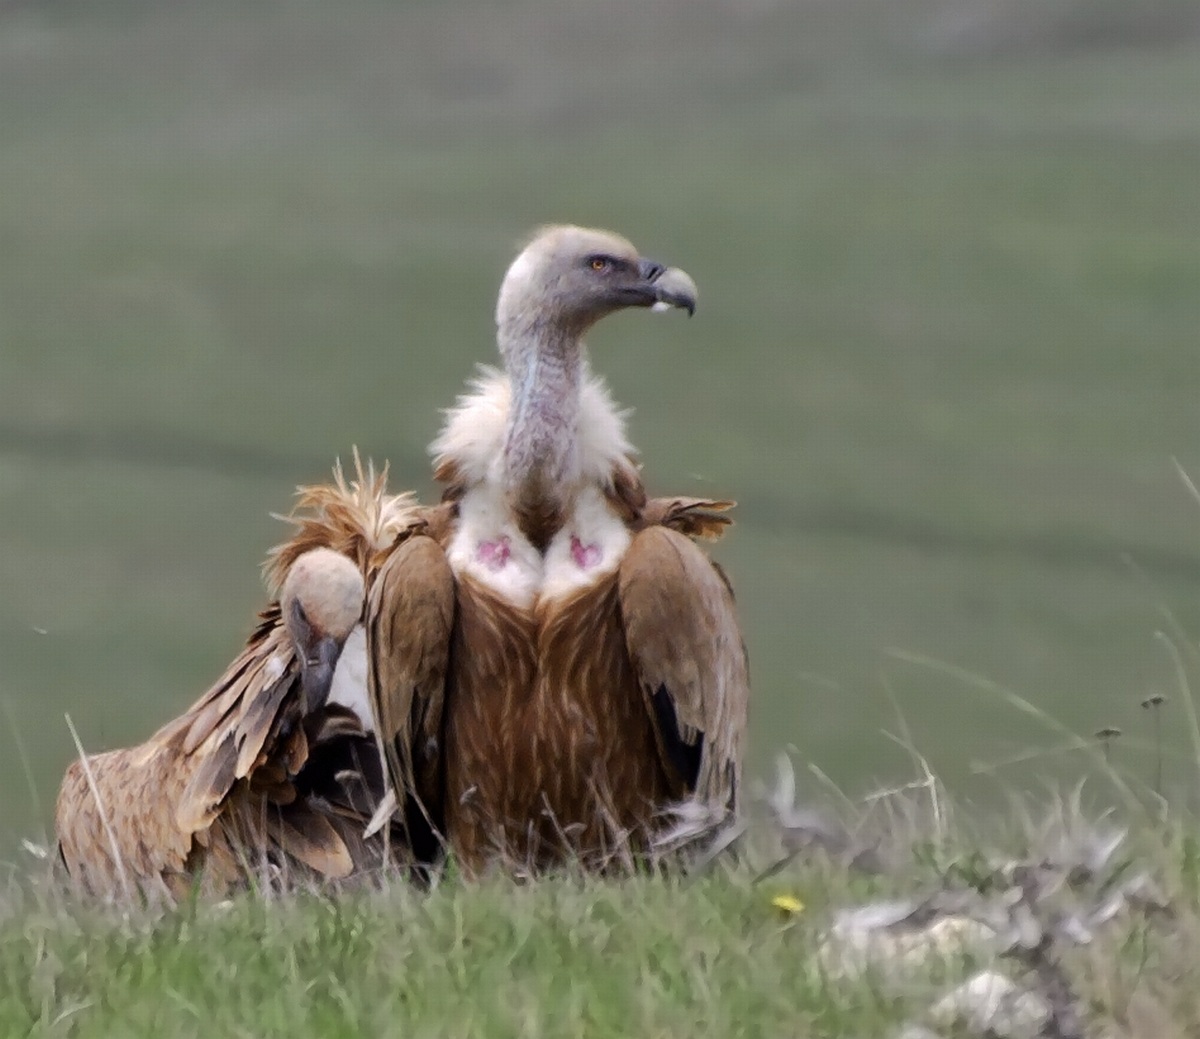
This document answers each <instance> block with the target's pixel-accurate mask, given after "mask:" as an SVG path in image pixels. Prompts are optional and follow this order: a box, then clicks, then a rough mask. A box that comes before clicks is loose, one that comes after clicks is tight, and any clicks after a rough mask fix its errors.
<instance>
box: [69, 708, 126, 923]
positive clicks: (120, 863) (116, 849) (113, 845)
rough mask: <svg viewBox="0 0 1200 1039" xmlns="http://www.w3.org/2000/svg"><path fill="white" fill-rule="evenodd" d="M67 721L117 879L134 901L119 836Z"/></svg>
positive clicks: (71, 723) (90, 769) (73, 730)
mask: <svg viewBox="0 0 1200 1039" xmlns="http://www.w3.org/2000/svg"><path fill="white" fill-rule="evenodd" d="M63 717H64V718H66V720H67V728H68V729H69V730H70V732H71V739H72V741H73V742H74V743H75V749H76V750H77V751H78V752H79V763H80V765H81V766H83V774H84V776H86V777H87V783H88V789H89V790H91V792H92V797H93V798H94V799H95V801H96V811H97V812H99V814H100V822H101V824H102V825H103V826H104V835H105V837H106V838H107V839H108V846H109V850H111V851H112V857H113V864H114V865H115V866H116V867H117V879H118V880H120V882H121V891H122V892H123V893H124V895H125V900H126V902H132V901H133V889H132V888H131V887H130V885H129V874H128V873H127V872H126V870H125V860H124V859H123V858H122V857H121V847H120V845H119V844H118V843H117V835H116V833H114V832H113V828H112V824H111V823H110V822H109V821H108V812H107V811H106V810H105V808H104V800H103V798H101V796H100V789H99V787H97V786H96V777H95V776H94V775H93V774H92V766H91V763H90V762H89V761H88V756H87V752H86V751H85V750H84V749H83V743H82V742H81V741H80V739H79V733H78V732H76V731H75V723H74V722H72V721H71V716H70V714H64V715H63Z"/></svg>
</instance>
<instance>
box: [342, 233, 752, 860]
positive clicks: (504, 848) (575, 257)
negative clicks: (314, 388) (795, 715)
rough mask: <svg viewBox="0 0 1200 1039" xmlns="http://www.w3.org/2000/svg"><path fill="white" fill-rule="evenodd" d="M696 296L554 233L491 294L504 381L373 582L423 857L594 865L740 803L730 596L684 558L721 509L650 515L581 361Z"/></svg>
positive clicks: (377, 688) (442, 453)
mask: <svg viewBox="0 0 1200 1039" xmlns="http://www.w3.org/2000/svg"><path fill="white" fill-rule="evenodd" d="M695 303H696V289H695V285H694V284H693V282H692V280H691V278H689V277H688V275H687V274H685V273H684V272H683V271H681V270H679V269H677V268H664V267H663V266H662V265H660V264H657V263H654V262H652V261H650V260H647V259H645V258H643V257H641V256H640V255H639V253H638V251H637V250H636V249H634V247H633V246H632V245H631V244H630V243H629V242H628V241H627V240H625V239H624V238H622V237H620V236H618V235H615V234H611V233H608V232H604V231H597V230H589V229H585V228H580V227H574V226H554V227H549V228H546V229H543V230H542V231H541V232H540V233H538V234H537V235H536V237H534V238H533V240H532V241H531V242H530V243H529V244H528V246H527V247H526V248H525V249H524V250H523V251H522V252H521V253H520V255H519V256H517V258H516V260H515V261H514V262H513V263H512V265H511V266H510V268H509V270H508V273H507V275H506V276H505V278H504V281H503V284H502V287H501V289H500V295H499V301H498V304H497V307H496V324H497V340H498V345H499V349H500V355H501V357H502V359H503V362H504V370H503V372H499V371H495V370H485V371H484V372H483V374H482V375H481V376H480V377H479V378H478V379H477V380H476V381H475V383H474V384H473V386H472V389H471V392H470V393H469V394H467V395H466V396H464V397H463V398H461V399H460V400H459V402H458V405H457V406H456V407H455V408H453V409H451V411H450V412H449V413H448V417H447V421H446V424H445V426H444V428H443V430H442V432H441V434H440V435H439V436H438V438H437V440H436V441H435V442H434V444H433V446H432V450H433V452H434V454H435V456H436V457H435V476H436V478H437V479H438V480H439V481H441V482H443V483H444V484H445V494H444V505H443V507H442V509H441V510H440V517H439V518H437V519H436V520H435V519H434V518H433V517H432V514H431V519H430V522H428V523H427V524H425V525H424V526H422V527H420V528H417V529H415V530H414V532H413V533H411V534H410V535H408V536H406V537H405V538H404V539H403V540H402V541H401V542H400V543H399V544H398V546H397V547H396V548H395V549H394V550H393V551H392V552H391V553H390V555H389V556H388V557H387V559H386V561H384V562H383V563H382V565H381V567H380V569H379V571H378V573H377V574H376V575H375V576H374V579H373V580H372V582H371V587H370V589H369V593H368V595H369V599H368V607H367V611H366V618H367V653H368V663H369V668H368V694H369V699H370V701H371V706H372V711H373V714H374V718H375V724H376V727H377V735H378V737H379V739H380V741H381V744H382V747H383V750H384V754H385V758H386V762H387V766H388V772H389V774H390V778H391V781H392V786H393V791H394V792H397V797H396V800H397V803H398V810H399V811H400V812H401V813H402V815H403V817H404V818H405V819H406V821H407V824H408V827H409V830H410V833H411V834H412V839H413V841H414V843H415V845H416V847H414V850H415V851H418V852H419V854H421V855H422V856H425V855H428V854H430V853H431V850H432V847H431V846H430V845H427V844H425V842H427V841H430V840H433V841H441V842H443V843H444V844H445V845H446V846H447V847H448V849H449V850H450V851H451V852H452V853H453V854H454V855H455V856H456V857H457V859H458V860H459V861H460V863H461V864H462V866H463V868H464V869H465V870H466V871H467V872H468V873H478V872H479V871H481V870H482V869H484V868H485V867H486V865H487V864H488V863H489V862H492V861H495V860H500V861H503V862H505V863H506V864H509V865H516V866H522V865H527V866H529V867H532V868H538V867H543V866H546V865H549V864H552V863H554V862H560V861H563V860H564V859H567V858H571V859H575V860H577V861H580V862H581V863H583V864H585V865H590V866H594V865H603V864H605V863H607V862H610V861H612V860H613V858H614V857H618V858H620V857H626V856H630V855H632V856H636V855H638V854H639V853H641V852H643V851H645V850H646V849H647V848H648V847H649V845H650V844H651V842H652V841H653V838H654V836H655V835H656V834H657V833H661V831H662V828H663V827H664V825H665V822H666V819H665V815H666V813H667V812H668V810H669V809H670V808H672V807H673V806H675V805H678V804H680V803H682V802H692V803H693V804H694V805H698V806H699V807H700V808H701V809H702V810H703V811H704V812H705V813H706V814H707V816H708V817H710V818H712V819H713V820H714V821H716V820H720V819H721V818H723V817H725V816H727V815H729V814H732V813H734V812H735V811H736V810H737V807H738V799H739V794H740V787H741V764H742V753H743V743H744V738H745V729H746V720H747V705H748V699H749V680H748V674H747V662H746V655H745V650H744V647H743V643H742V638H741V635H740V633H739V630H738V625H737V621H736V618H735V614H734V604H733V595H732V591H731V589H730V586H729V584H728V582H727V581H726V579H725V577H724V575H723V574H722V572H721V571H720V570H719V569H717V567H716V566H715V565H714V564H713V563H712V562H711V561H710V560H709V558H708V557H707V556H706V555H705V554H704V553H703V552H702V551H701V550H700V549H699V548H698V547H697V545H696V544H695V543H694V540H693V538H694V537H696V536H709V537H712V536H718V535H719V534H720V533H721V532H722V531H723V529H724V527H725V525H726V524H727V523H728V522H729V520H728V518H727V517H726V516H725V515H724V513H725V510H726V509H728V508H729V507H730V506H731V504H732V503H730V502H724V501H708V500H701V499H689V498H677V499H647V497H646V494H645V491H644V489H643V486H642V482H641V478H640V474H639V470H638V467H637V465H636V463H635V461H634V455H633V449H632V447H631V446H630V444H629V442H628V441H627V440H626V437H625V430H624V422H623V415H622V413H621V412H620V411H618V410H617V408H616V406H615V405H614V403H613V401H612V399H611V397H610V395H609V393H608V391H607V389H606V387H605V385H604V383H603V382H602V381H601V380H600V379H598V378H597V377H596V376H594V375H593V374H592V372H591V370H590V368H589V365H588V361H587V355H586V351H585V347H584V343H583V336H584V334H585V333H586V332H587V331H588V329H589V328H590V327H591V326H593V325H594V324H595V323H596V322H597V321H599V320H600V319H601V318H603V317H605V316H606V315H608V314H611V313H613V312H615V311H619V310H622V309H625V308H629V307H645V308H653V309H666V308H669V307H677V308H682V309H685V310H687V311H688V312H689V313H691V312H692V311H693V310H694V308H695Z"/></svg>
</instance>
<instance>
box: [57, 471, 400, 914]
mask: <svg viewBox="0 0 1200 1039" xmlns="http://www.w3.org/2000/svg"><path fill="white" fill-rule="evenodd" d="M300 505H301V510H300V513H299V514H298V515H297V516H296V517H295V518H294V522H295V524H296V532H295V536H294V537H293V538H292V539H291V540H290V541H289V542H288V543H286V544H285V545H282V546H280V547H279V548H278V549H276V550H274V552H273V553H272V555H271V558H270V560H269V561H268V583H269V584H270V585H271V586H272V587H273V588H274V589H275V591H276V593H277V594H279V595H280V598H281V600H282V608H281V605H280V604H279V603H272V604H271V605H270V606H269V607H268V609H267V610H266V611H265V612H264V613H263V615H262V618H261V623H260V624H259V625H258V626H257V628H256V629H255V631H254V633H253V634H252V636H251V638H250V640H249V642H248V644H247V646H246V648H245V649H244V650H243V651H242V652H241V653H240V654H239V655H238V656H237V658H236V659H235V660H234V661H233V662H232V663H231V664H230V665H229V667H228V668H227V670H226V671H225V673H224V674H223V675H222V676H221V678H220V679H219V680H218V681H217V682H216V683H215V684H214V685H213V686H212V687H211V688H210V689H209V690H207V691H206V692H205V693H204V695H203V696H201V697H200V699H199V700H197V701H196V703H195V704H193V705H192V706H191V707H190V708H189V709H188V710H187V711H186V712H184V714H183V715H181V716H180V717H179V718H177V719H175V720H174V721H172V722H170V723H169V724H167V725H166V726H164V727H163V728H162V729H160V730H159V731H158V732H156V733H155V734H154V735H153V736H151V737H150V738H149V739H148V740H147V741H146V742H145V743H143V744H141V745H139V746H136V747H132V748H125V749H120V750H113V751H108V752H106V753H101V754H95V755H89V756H88V757H87V758H86V759H85V760H82V761H76V762H75V763H73V764H72V765H71V766H70V767H69V768H68V770H67V774H66V777H65V778H64V780H63V784H62V788H61V790H60V793H59V797H58V802H57V807H56V811H55V829H56V832H57V835H58V840H59V849H60V853H61V856H62V860H63V862H64V863H65V864H66V866H67V869H68V871H69V873H70V874H71V876H72V878H73V879H75V880H76V881H77V882H78V883H80V884H81V886H83V887H84V888H85V889H87V890H89V891H92V892H94V893H98V894H107V895H116V894H120V893H125V894H128V893H131V892H133V891H134V890H138V891H141V892H144V893H147V894H151V895H156V894H157V895H167V896H170V897H176V898H177V897H179V896H180V895H181V894H182V893H184V892H185V891H187V890H188V889H190V888H191V887H192V886H193V885H194V884H197V883H198V884H199V885H200V886H201V888H202V889H203V890H205V891H209V892H214V893H219V892H223V891H225V890H227V889H228V888H229V887H230V886H231V885H234V884H236V883H238V882H241V881H244V880H246V879H247V878H248V877H259V878H261V877H267V878H269V877H271V876H274V875H277V874H278V873H280V872H283V873H286V874H288V875H289V876H290V877H292V878H302V877H305V876H313V877H325V878H332V879H341V878H345V877H347V876H349V875H350V874H352V873H354V872H355V871H359V870H362V869H365V868H369V867H371V866H374V865H377V864H379V863H380V862H381V861H382V860H383V858H384V857H385V855H390V851H388V850H386V849H385V843H386V839H387V837H388V836H390V835H386V834H385V835H381V836H379V837H378V838H376V839H375V840H373V841H366V840H364V839H363V837H362V830H363V824H364V821H365V819H367V818H369V816H370V814H371V812H372V811H373V810H374V808H375V802H376V800H377V799H378V797H379V796H380V793H381V791H382V783H383V776H382V771H381V768H380V762H379V757H378V750H377V746H376V743H375V740H374V737H373V736H371V735H370V734H369V733H368V732H367V731H366V730H365V728H364V726H363V725H362V723H361V721H360V719H359V718H358V717H357V716H356V715H355V713H354V712H353V711H352V710H349V709H347V708H346V707H345V706H342V705H339V704H336V703H327V702H325V697H326V695H327V694H328V691H329V683H330V679H331V677H332V671H333V668H334V666H335V665H336V664H337V659H338V655H339V653H340V650H341V646H342V644H343V643H344V642H345V639H346V637H347V635H348V634H349V632H350V631H351V628H352V626H353V625H355V624H357V623H358V622H359V619H360V616H361V612H362V605H363V574H364V573H370V572H372V571H373V568H374V567H375V566H377V564H378V558H379V557H380V556H381V554H382V553H383V551H384V550H386V549H387V548H388V547H390V546H391V544H392V543H393V542H394V540H395V538H396V537H397V535H398V534H399V533H400V532H401V531H402V530H405V529H407V527H408V526H409V525H410V524H412V523H413V522H415V517H416V516H417V515H418V514H417V512H416V511H415V510H414V509H413V507H412V503H411V501H410V500H409V499H408V498H406V497H393V496H388V495H387V494H386V489H385V485H384V478H383V476H378V477H377V476H375V475H374V473H373V472H368V473H364V472H363V471H362V469H361V467H360V469H359V473H358V480H357V482H354V483H349V484H348V483H347V482H346V481H345V480H344V479H343V478H342V476H341V472H340V470H338V471H337V472H335V480H334V483H333V484H332V485H327V486H324V487H318V488H308V489H305V490H303V491H302V494H301V502H300ZM323 553H324V555H323ZM348 560H353V562H349V561H348ZM289 609H298V610H299V613H298V614H296V615H294V616H292V617H290V618H289V617H288V616H286V615H285V613H286V611H288V610H289ZM301 654H303V655H304V659H301Z"/></svg>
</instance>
